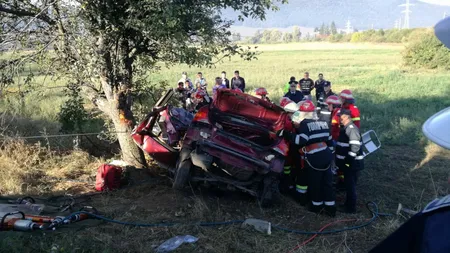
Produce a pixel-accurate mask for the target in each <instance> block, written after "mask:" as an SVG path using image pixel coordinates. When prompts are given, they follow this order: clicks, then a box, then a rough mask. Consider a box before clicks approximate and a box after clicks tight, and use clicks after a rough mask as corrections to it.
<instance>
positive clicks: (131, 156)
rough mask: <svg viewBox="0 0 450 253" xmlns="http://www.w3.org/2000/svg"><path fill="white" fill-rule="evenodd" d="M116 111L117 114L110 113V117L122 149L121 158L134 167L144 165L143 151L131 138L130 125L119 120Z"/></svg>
mask: <svg viewBox="0 0 450 253" xmlns="http://www.w3.org/2000/svg"><path fill="white" fill-rule="evenodd" d="M116 112H117V114H116V113H114V115H116V116H114V115H110V117H111V119H112V121H113V123H114V128H115V129H116V131H117V139H118V140H119V145H120V149H121V150H122V160H124V161H125V162H126V163H127V164H129V165H132V166H134V167H136V168H142V167H146V162H145V157H144V153H143V152H142V150H141V149H140V148H139V147H138V146H137V145H136V143H134V141H133V139H132V138H131V135H130V134H131V131H132V130H133V129H132V127H131V126H129V125H126V124H124V123H123V122H121V121H120V119H119V111H118V110H117V111H116Z"/></svg>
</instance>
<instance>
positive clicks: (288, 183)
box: [280, 97, 301, 193]
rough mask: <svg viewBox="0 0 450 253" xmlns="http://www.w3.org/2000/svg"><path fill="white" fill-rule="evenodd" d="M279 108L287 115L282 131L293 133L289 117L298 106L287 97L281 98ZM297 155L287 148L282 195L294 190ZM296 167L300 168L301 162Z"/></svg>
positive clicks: (282, 179) (281, 188)
mask: <svg viewBox="0 0 450 253" xmlns="http://www.w3.org/2000/svg"><path fill="white" fill-rule="evenodd" d="M280 106H281V107H282V108H283V109H284V110H285V111H286V112H287V113H288V117H286V122H285V123H284V130H285V131H289V132H292V133H293V132H294V131H295V129H294V127H293V124H292V120H291V116H292V114H293V113H294V112H296V111H298V106H297V104H296V103H295V102H293V101H291V100H290V99H289V98H287V97H282V98H281V100H280ZM297 154H298V153H297V152H294V149H293V148H289V152H288V157H287V159H286V161H285V166H284V171H283V176H282V177H281V183H280V191H281V192H282V193H292V192H293V190H294V182H295V177H296V174H295V172H296V170H295V168H296V164H294V161H296V159H295V158H296V157H295V156H296V155H297ZM297 167H298V168H300V167H301V161H300V162H299V164H298V165H297Z"/></svg>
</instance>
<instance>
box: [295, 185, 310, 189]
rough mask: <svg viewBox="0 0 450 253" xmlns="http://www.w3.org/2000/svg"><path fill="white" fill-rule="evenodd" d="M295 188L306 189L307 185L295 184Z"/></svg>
mask: <svg viewBox="0 0 450 253" xmlns="http://www.w3.org/2000/svg"><path fill="white" fill-rule="evenodd" d="M295 188H297V189H300V190H308V186H307V185H298V184H296V185H295Z"/></svg>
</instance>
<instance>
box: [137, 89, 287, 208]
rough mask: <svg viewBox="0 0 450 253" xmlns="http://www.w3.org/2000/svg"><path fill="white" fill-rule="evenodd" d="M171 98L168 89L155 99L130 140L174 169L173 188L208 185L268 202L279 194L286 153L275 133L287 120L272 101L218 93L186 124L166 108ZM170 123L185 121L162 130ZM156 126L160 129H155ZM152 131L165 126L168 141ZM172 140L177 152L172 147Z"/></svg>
mask: <svg viewBox="0 0 450 253" xmlns="http://www.w3.org/2000/svg"><path fill="white" fill-rule="evenodd" d="M172 95H173V91H169V92H168V93H167V94H166V95H165V96H163V97H162V98H161V99H160V101H158V103H157V104H156V105H155V108H154V109H153V111H152V113H150V114H149V115H148V116H147V117H146V119H145V120H144V121H143V122H142V123H141V124H140V125H139V126H138V127H137V128H136V129H135V130H134V131H133V133H132V136H133V139H134V140H135V142H136V144H137V145H139V146H140V147H141V148H142V149H143V150H144V151H145V152H147V153H148V154H149V155H150V156H152V157H153V159H155V160H156V161H157V162H158V163H159V164H161V165H162V166H164V167H166V168H169V169H172V170H173V172H174V183H173V187H174V188H176V189H182V188H183V187H184V186H186V185H187V183H188V182H189V181H191V182H208V183H209V184H215V185H217V186H224V187H226V188H227V189H230V188H235V189H239V190H242V191H245V192H247V193H250V194H251V195H254V196H257V197H258V198H259V199H260V201H261V202H262V203H263V204H270V203H271V201H272V197H273V196H274V194H276V193H277V192H278V184H279V178H280V174H281V173H282V171H283V167H284V163H285V157H286V156H287V153H288V149H289V148H288V144H287V143H286V142H285V140H283V138H281V137H279V136H277V134H276V133H277V132H278V131H279V130H281V129H284V128H285V124H286V122H289V121H288V120H287V117H288V116H287V113H286V112H285V111H284V110H283V109H282V108H281V107H279V106H277V105H275V104H273V103H269V102H267V101H264V100H262V99H259V98H256V97H253V96H251V95H248V94H245V93H240V92H236V91H233V90H229V89H222V90H219V91H218V92H217V94H216V96H215V98H214V101H213V103H212V104H210V105H207V106H204V107H202V108H200V109H199V111H198V112H197V113H196V114H195V116H194V117H193V119H192V122H190V124H189V125H187V120H186V119H180V118H179V116H180V115H178V116H175V115H174V114H173V113H172V111H173V110H174V108H171V107H170V105H168V102H169V100H170V98H171V96H172ZM178 109H179V108H178ZM178 114H180V113H178ZM181 114H182V113H181ZM182 116H183V117H186V115H184V114H183V115H182ZM161 117H163V118H164V120H161ZM174 121H176V122H180V121H183V122H184V123H183V124H178V127H172V128H171V127H169V128H167V125H175V124H174V123H173V122H174ZM157 122H162V123H163V124H162V126H159V127H157V126H156V123H157ZM154 128H157V129H164V128H166V129H165V130H164V131H167V132H169V131H170V133H169V134H167V135H168V136H169V138H168V139H166V140H164V139H163V134H162V133H161V132H163V131H154ZM174 131H175V132H176V133H174ZM170 136H172V137H170ZM175 142H179V143H181V148H178V147H174V143H175Z"/></svg>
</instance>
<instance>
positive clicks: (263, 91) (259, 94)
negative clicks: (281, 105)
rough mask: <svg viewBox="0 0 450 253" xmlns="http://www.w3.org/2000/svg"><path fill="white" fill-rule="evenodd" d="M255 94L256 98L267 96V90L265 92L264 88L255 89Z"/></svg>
mask: <svg viewBox="0 0 450 253" xmlns="http://www.w3.org/2000/svg"><path fill="white" fill-rule="evenodd" d="M255 93H256V95H258V96H265V95H267V90H266V88H262V87H261V88H258V89H256V90H255Z"/></svg>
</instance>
